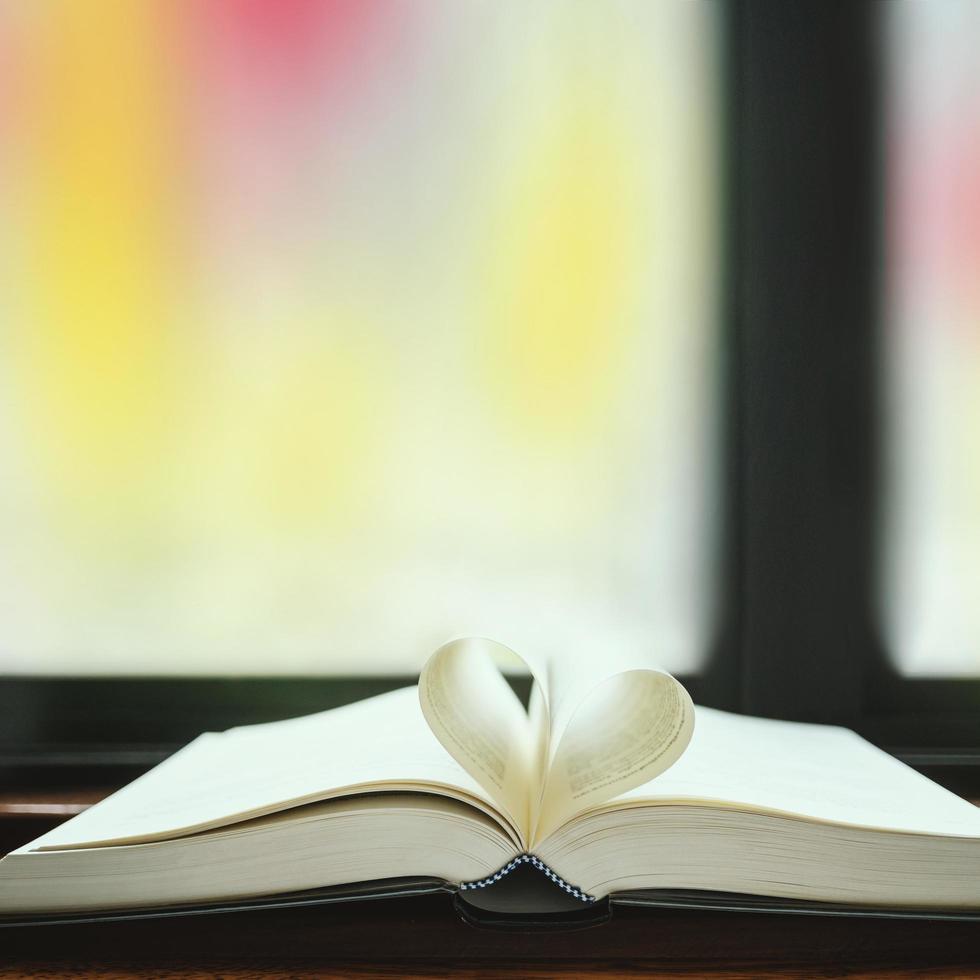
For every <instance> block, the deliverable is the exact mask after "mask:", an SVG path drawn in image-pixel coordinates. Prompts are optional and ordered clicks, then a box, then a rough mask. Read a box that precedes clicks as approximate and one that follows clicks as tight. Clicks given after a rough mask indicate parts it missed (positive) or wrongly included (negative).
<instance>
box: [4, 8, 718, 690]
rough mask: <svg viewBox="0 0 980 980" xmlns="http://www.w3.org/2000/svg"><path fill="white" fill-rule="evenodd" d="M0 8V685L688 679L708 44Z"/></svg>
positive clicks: (712, 388)
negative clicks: (45, 680)
mask: <svg viewBox="0 0 980 980" xmlns="http://www.w3.org/2000/svg"><path fill="white" fill-rule="evenodd" d="M0 9H2V33H0V37H2V46H3V62H2V63H3V78H2V82H0V84H2V87H3V92H4V98H3V106H2V112H3V130H2V140H3V153H2V158H3V165H2V166H3V169H2V171H0V194H2V201H3V204H2V207H3V213H4V215H5V220H4V222H3V228H2V232H0V234H2V248H3V269H4V274H3V277H2V287H0V288H2V299H0V310H2V322H3V328H2V330H3V332H2V335H0V342H2V350H3V357H2V362H0V391H2V396H0V397H2V399H3V410H2V421H0V424H2V430H0V540H2V541H3V549H2V554H3V558H2V562H3V579H2V596H3V598H2V600H0V601H2V603H3V608H2V622H3V627H2V634H0V643H2V654H0V656H2V657H3V661H4V663H3V666H4V667H6V669H7V670H10V671H16V672H67V673H79V672H81V673H85V672H100V673H143V672H153V673H161V672H162V673H200V672H212V673H213V672H219V673H220V672H245V673H249V672H257V673H268V672H275V673H290V672H313V673H317V672H352V671H354V672H385V671H388V672H391V671H399V670H405V671H411V670H414V669H416V668H417V666H418V663H419V662H420V661H421V658H423V657H424V656H425V655H426V654H427V653H429V652H431V651H432V650H433V649H434V648H435V647H436V646H438V645H439V644H440V643H442V642H444V641H445V640H446V639H447V638H449V636H451V635H453V634H456V633H460V632H462V633H470V632H472V633H484V634H488V635H493V636H497V637H500V638H501V639H506V640H507V641H509V642H510V643H512V644H514V645H516V646H518V647H519V648H520V647H522V646H524V647H525V648H526V647H527V646H528V645H531V646H535V647H537V646H540V645H541V644H544V643H548V642H551V640H552V639H553V638H554V637H555V636H556V634H558V633H561V634H567V635H568V636H576V635H582V634H583V633H588V634H590V635H593V636H601V637H603V638H604V640H603V642H604V643H606V644H609V643H617V642H622V643H629V644H633V645H636V644H641V645H642V647H643V648H644V649H648V650H649V651H650V653H651V655H652V656H653V657H654V658H655V659H658V660H659V661H660V662H662V663H664V664H665V665H667V666H669V667H672V668H674V669H694V668H696V667H697V666H698V664H699V663H700V661H701V659H702V657H703V655H704V649H705V643H706V635H707V632H708V629H709V619H710V604H711V598H710V596H711V579H710V572H709V562H710V557H709V552H710V548H711V537H712V534H713V532H714V530H715V529H714V527H713V524H712V503H713V496H714V493H715V489H716V488H715V485H714V479H713V475H712V474H713V470H714V469H715V467H714V464H713V459H714V455H715V452H716V449H717V447H716V445H715V442H714V428H713V419H714V416H715V414H716V412H717V402H716V397H715V392H716V389H717V386H718V383H717V377H716V364H715V362H716V356H715V352H716V348H717V345H718V337H717V333H718V322H719V311H718V303H719V297H718V288H717V287H718V265H719V255H718V253H719V239H718V227H719V218H718V213H719V210H718V209H719V202H718V182H719V146H718V132H719V121H718V91H717V89H718V79H717V66H718V59H719V54H718V44H719V39H718V36H717V35H718V29H719V24H718V21H719V12H718V10H717V9H716V8H714V7H712V6H709V5H698V4H690V5H688V4H680V3H677V4H674V3H669V4H663V5H659V4H646V3H626V4H612V5H608V6H607V5H605V4H598V3H592V2H584V3H583V2H564V0H559V2H547V3H540V4H531V5H529V4H526V3H524V2H523V0H514V2H503V3H496V2H495V3H472V2H467V3H457V2H455V0H420V2H404V0H402V2H391V0H285V2H281V0H200V2H196V0H187V2H176V3H174V2H171V0H159V2H155V0H140V2H138V3H132V2H129V0H124V2H101V0H100V2H98V3H94V4H85V3H49V2H43V3H38V4H21V3H16V2H14V3H7V4H4V5H3V7H2V8H0Z"/></svg>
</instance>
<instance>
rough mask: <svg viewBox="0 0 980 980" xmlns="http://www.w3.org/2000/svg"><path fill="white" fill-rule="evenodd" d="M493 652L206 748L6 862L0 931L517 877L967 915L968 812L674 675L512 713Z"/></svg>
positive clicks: (578, 891)
mask: <svg viewBox="0 0 980 980" xmlns="http://www.w3.org/2000/svg"><path fill="white" fill-rule="evenodd" d="M506 652H507V651H505V649H504V648H502V647H500V646H499V645H498V644H495V643H493V642H492V641H489V640H480V639H464V640H456V641H453V642H452V643H449V644H447V645H446V646H444V647H442V648H441V649H440V650H439V651H437V652H436V653H435V654H434V655H433V656H432V657H431V658H430V660H429V661H428V663H427V664H426V666H425V668H424V670H423V671H422V675H421V678H420V681H419V686H418V687H417V688H415V687H412V688H406V689H403V690H399V691H395V692H393V693H391V694H385V695H382V696H380V697H376V698H372V699H370V700H367V701H362V702H359V703H357V704H352V705H348V706H346V707H343V708H339V709H336V710H333V711H327V712H323V713H320V714H315V715H311V716H308V717H304V718H296V719H293V720H289V721H282V722H274V723H271V724H263V725H253V726H249V727H243V728H234V729H231V730H229V731H226V732H221V733H208V734H205V735H202V736H200V737H199V738H198V739H196V740H195V741H193V742H192V743H191V744H190V745H188V746H187V747H186V748H184V749H182V750H181V751H179V752H177V753H176V754H175V755H173V756H172V757H170V758H169V759H167V760H166V761H165V762H164V763H162V764H161V765H159V766H158V767H157V768H155V769H153V770H152V771H150V772H149V773H147V774H146V775H144V776H142V777H141V778H139V779H137V780H136V781H135V782H133V783H131V784H130V785H129V786H126V787H125V788H124V789H122V790H120V791H119V792H117V793H116V794H114V795H113V796H111V797H109V798H108V799H106V800H105V801H103V802H102V803H100V804H98V805H96V806H94V807H92V808H91V809H89V810H87V811H85V812H84V813H82V814H80V815H79V816H77V817H75V818H74V819H72V820H69V821H68V822H67V823H65V824H63V825H62V826H59V827H58V828H56V829H55V830H53V831H51V832H50V833H48V834H46V835H44V836H43V837H41V838H39V839H38V840H35V841H34V842H33V843H31V844H28V845H27V846H25V847H22V848H20V849H19V850H17V851H14V852H13V853H12V854H10V855H8V856H7V857H6V858H4V859H3V861H2V862H0V915H5V916H7V917H10V916H16V915H21V916H23V915H25V914H28V913H32V914H38V913H47V914H54V913H59V914H69V913H95V912H107V911H109V910H132V909H153V908H156V909H160V908H164V907H171V906H178V907H179V906H183V907H188V906H202V905H205V906H206V905H208V904H211V903H218V904H220V903H224V904H225V905H227V904H228V903H233V902H236V901H246V900H250V899H255V898H258V897H269V896H277V895H282V896H285V895H290V896H295V895H297V894H302V893H305V892H307V891H309V890H323V889H328V890H329V888H331V887H335V888H336V887H340V886H350V885H352V884H354V883H370V882H377V881H379V880H384V881H388V880H389V879H395V880H397V881H417V880H422V881H424V882H430V883H431V882H435V883H437V884H439V885H440V886H441V887H444V888H449V889H452V890H454V891H456V892H458V893H460V894H463V895H466V894H470V893H473V894H483V893H493V892H494V890H495V889H499V888H500V887H501V885H502V883H503V882H504V881H505V880H506V879H507V877H508V875H509V873H510V872H511V871H512V870H513V869H515V868H518V866H521V865H523V866H524V870H525V871H526V870H528V869H533V870H534V871H535V872H540V876H541V880H542V881H545V880H547V882H548V885H549V887H552V886H553V887H554V889H555V890H556V892H557V893H560V894H561V895H562V896H563V898H564V899H565V900H568V901H571V902H579V903H582V904H583V905H588V904H589V903H593V902H595V901H596V900H599V899H603V898H604V897H605V896H612V897H613V900H614V901H615V900H616V898H617V896H619V897H622V896H631V901H633V902H634V903H636V902H637V901H640V900H641V899H642V897H643V895H646V896H648V897H655V896H656V895H657V894H658V893H664V894H668V893H676V890H678V889H683V890H685V891H691V892H693V893H695V894H702V895H703V894H705V893H711V892H716V893H725V894H728V895H731V894H732V893H736V894H740V895H744V896H767V897H769V898H772V899H786V900H796V901H807V902H822V903H837V904H840V905H846V906H852V907H857V906H861V905H873V906H878V907H892V908H900V907H903V906H908V907H918V908H936V909H939V908H950V909H956V908H959V909H964V908H973V909H978V908H980V809H977V808H976V807H974V806H972V805H971V804H970V803H968V802H966V801H964V800H961V799H959V798H958V797H956V796H954V795H953V794H952V793H949V792H947V791H946V790H944V789H942V788H941V787H939V786H937V785H936V784H934V783H932V782H930V781H929V780H928V779H926V778H925V777H924V776H921V775H919V774H918V773H916V772H914V771H913V770H911V769H909V768H907V767H906V766H904V765H903V764H901V763H900V762H898V761H896V760H895V759H893V758H891V757H890V756H888V755H887V754H885V753H884V752H881V751H879V750H878V749H876V748H874V747H873V746H871V745H870V744H868V743H867V742H865V741H864V740H862V739H861V738H859V737H858V736H857V735H855V734H854V733H853V732H850V731H847V730H845V729H841V728H833V727H825V726H818V725H809V724H798V723H790V722H777V721H768V720H763V719H756V718H747V717H741V716H737V715H733V714H728V713H725V712H721V711H715V710H711V709H707V708H698V709H697V712H696V718H695V709H694V706H693V705H692V703H691V700H690V698H689V696H688V694H687V692H686V691H685V690H684V688H683V687H682V686H681V685H680V684H679V683H678V682H677V681H675V680H674V679H673V678H672V677H671V676H670V675H669V674H666V673H664V672H662V671H658V670H653V669H649V668H646V667H644V666H642V665H641V664H636V663H630V662H619V663H614V662H610V661H609V660H608V659H606V658H602V657H593V658H571V657H565V658H561V659H556V660H551V661H547V662H543V663H531V664H529V665H528V666H529V667H530V669H531V673H532V676H533V681H534V683H533V686H532V694H531V698H530V703H529V706H528V708H527V709H525V708H524V706H523V705H522V704H521V702H520V701H519V700H518V699H517V697H516V696H515V695H514V694H513V692H512V690H511V687H510V686H509V684H508V683H507V681H506V680H505V679H504V677H503V675H502V674H501V673H500V672H499V670H498V668H497V666H496V663H497V660H498V659H499V657H498V655H500V654H503V653H506ZM522 873H524V871H522ZM363 887H364V888H366V889H367V891H366V892H365V893H371V890H370V887H369V886H368V885H367V884H365V885H364V886H363ZM356 891H357V890H356V889H354V890H351V889H350V888H348V889H347V890H344V889H343V888H341V892H340V894H343V895H352V894H355V893H356ZM396 892H397V887H395V886H392V888H391V889H389V891H388V893H396Z"/></svg>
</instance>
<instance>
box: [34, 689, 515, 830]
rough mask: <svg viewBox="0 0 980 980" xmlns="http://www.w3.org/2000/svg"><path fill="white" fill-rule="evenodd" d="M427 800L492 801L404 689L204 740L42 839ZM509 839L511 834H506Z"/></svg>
mask: <svg viewBox="0 0 980 980" xmlns="http://www.w3.org/2000/svg"><path fill="white" fill-rule="evenodd" d="M396 789H401V790H423V791H430V792H436V793H440V794H442V795H446V796H451V797H453V798H455V799H460V800H463V801H464V802H469V803H472V804H473V805H475V806H478V807H479V808H480V809H481V810H482V811H483V812H485V813H488V814H490V815H493V816H494V819H495V820H497V821H498V822H500V823H501V824H502V825H504V826H505V827H506V826H507V824H506V821H504V820H503V818H502V817H501V816H500V815H499V813H498V810H497V807H496V806H495V805H494V802H493V800H492V799H491V797H490V794H488V793H487V792H486V790H484V789H483V787H482V786H481V785H480V784H479V783H478V782H477V781H476V780H474V779H473V778H472V777H471V776H470V775H469V774H468V773H467V772H466V770H465V769H464V768H463V767H462V766H460V765H459V763H457V762H456V761H455V760H454V759H452V758H450V756H449V755H447V753H446V751H445V749H443V747H442V746H441V745H440V744H439V742H438V740H437V739H436V738H435V736H434V735H433V734H432V732H431V731H430V730H429V727H428V725H427V724H426V722H425V719H424V718H423V717H422V712H421V710H420V708H419V701H418V691H417V689H416V688H414V687H409V688H403V689H402V690H399V691H393V692H391V693H390V694H383V695H381V696H380V697H376V698H370V699H368V700H366V701H360V702H358V703H356V704H351V705H347V706H346V707H343V708H337V709H334V710H332V711H324V712H321V713H319V714H315V715H309V716H306V717H304V718H294V719H290V720H288V721H280V722H272V723H269V724H263V725H251V726H248V727H244V728H232V729H229V730H228V731H226V732H221V733H209V734H205V735H202V736H200V737H199V738H198V739H196V740H195V741H194V742H192V743H191V744H190V745H188V746H187V747H186V748H184V749H182V750H181V751H179V752H177V753H176V754H175V755H173V756H171V757H170V758H169V759H167V760H166V761H165V762H163V763H162V764H161V765H159V766H157V767H156V768H155V769H153V770H151V771H150V772H148V773H147V774H146V775H144V776H142V777H140V778H139V779H137V780H136V781H135V782H133V783H130V784H129V785H128V786H126V787H124V788H123V789H121V790H120V791H119V792H117V793H115V794H113V795H112V796H110V797H109V798H108V799H106V800H104V801H103V802H101V803H99V804H97V805H96V806H94V807H92V808H91V809H90V810H86V811H85V812H84V813H81V814H80V815H79V816H77V817H75V818H74V819H72V820H69V821H68V822H67V823H65V824H62V825H61V826H60V827H58V828H56V829H55V830H53V831H52V832H51V833H50V834H47V835H46V836H45V837H43V838H42V839H41V840H40V841H39V842H38V843H39V845H41V846H43V847H49V848H56V847H73V846H82V845H85V844H92V843H102V842H117V843H118V842H134V841H143V840H159V839H164V838H167V837H174V836H180V835H182V834H187V833H191V832H195V831H198V830H203V829H207V828H209V827H216V826H221V825H223V824H227V823H232V822H235V821H238V820H242V819H245V818H247V817H256V816H261V815H263V814H267V813H273V812H275V811H277V810H282V809H285V808H286V807H288V806H292V805H295V804H299V803H305V802H312V801H314V800H322V799H328V798H331V797H336V796H340V795H344V794H349V793H353V792H359V791H365V790H380V791H388V790H396ZM509 831H510V835H511V836H512V837H513V838H515V840H516V838H517V831H516V829H515V828H513V827H509Z"/></svg>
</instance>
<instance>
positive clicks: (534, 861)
mask: <svg viewBox="0 0 980 980" xmlns="http://www.w3.org/2000/svg"><path fill="white" fill-rule="evenodd" d="M522 864H530V865H531V867H533V868H537V870H538V871H540V872H541V873H542V874H543V875H544V876H545V877H546V878H548V879H550V880H551V881H552V882H554V884H556V885H557V886H558V887H559V888H561V889H562V890H563V891H566V892H568V894H569V895H571V896H572V897H573V898H577V899H578V900H579V901H580V902H585V903H586V904H590V903H592V902H594V901H595V900H596V898H595V896H594V895H589V894H588V893H587V892H584V891H582V890H581V889H580V888H576V887H575V886H574V885H573V884H571V883H570V882H568V881H565V879H564V878H562V876H561V875H559V874H558V873H556V872H555V871H553V870H552V869H551V868H549V867H548V865H547V864H545V863H544V861H542V860H541V858H539V857H537V855H535V854H518V855H517V857H516V858H514V859H513V860H512V861H508V862H507V863H506V864H505V865H504V866H503V867H502V868H499V869H498V870H497V871H495V872H494V873H493V874H491V875H487V877H486V878H480V879H479V880H478V881H462V882H460V885H459V890H460V891H461V892H465V891H472V890H474V889H476V888H488V887H489V886H490V885H494V884H496V883H497V882H498V881H500V880H501V878H506V877H507V875H509V874H510V873H511V872H512V871H513V870H514V869H515V868H519V867H520V866H521V865H522Z"/></svg>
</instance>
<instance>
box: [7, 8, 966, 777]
mask: <svg viewBox="0 0 980 980" xmlns="http://www.w3.org/2000/svg"><path fill="white" fill-rule="evenodd" d="M719 6H720V8H721V14H722V20H723V25H722V26H723V31H722V34H723V40H722V50H721V53H720V57H721V70H720V72H719V84H720V88H721V92H720V96H719V104H720V106H721V107H722V114H721V115H722V122H721V125H722V144H723V146H724V147H725V153H724V160H723V164H722V167H721V172H722V178H721V179H722V194H721V197H722V201H723V204H722V210H723V214H722V215H721V237H722V250H721V251H722V267H723V268H722V273H721V278H722V289H721V296H720V301H719V303H720V308H719V324H720V332H721V334H722V344H721V348H722V352H721V354H722V356H721V367H720V377H719V390H720V395H719V402H720V405H721V411H720V413H719V414H720V416H721V426H720V428H721V440H720V442H721V446H722V449H721V452H722V465H721V466H720V471H721V476H720V481H721V490H720V497H719V499H720V511H721V513H720V520H719V521H718V524H719V526H720V537H721V541H720V544H719V549H720V559H719V562H718V566H717V568H718V571H717V578H718V596H719V614H718V621H717V630H716V635H715V638H714V641H713V643H712V649H711V650H710V652H709V655H708V657H707V660H706V666H705V668H704V670H703V671H701V672H699V674H698V675H697V676H683V675H682V676H681V677H680V679H681V681H682V682H683V683H684V684H685V685H686V686H687V687H688V689H689V690H690V691H691V693H692V696H693V697H694V698H695V700H696V701H697V702H699V703H703V704H709V705H713V706H716V707H721V708H727V709H732V710H741V711H745V712H747V713H750V714H757V715H763V716H769V717H779V718H789V719H797V720H805V721H818V722H827V723H839V724H845V725H847V726H849V727H852V728H855V729H856V730H857V731H859V732H861V733H862V734H864V735H865V736H867V737H868V738H870V739H871V740H872V741H874V742H876V743H877V744H880V745H882V746H883V747H885V748H886V749H888V750H889V751H892V752H894V753H895V754H896V755H898V756H899V757H901V758H903V759H905V760H906V761H908V762H910V763H911V764H913V765H916V766H918V767H920V768H923V769H926V770H928V771H929V772H930V773H931V774H933V775H936V774H939V775H941V776H945V777H948V778H947V781H953V782H956V781H957V780H960V781H962V780H963V779H967V780H969V781H970V785H973V786H976V785H980V678H977V679H962V680H959V679H913V678H907V677H902V676H900V675H899V674H898V673H897V671H896V670H895V668H894V667H893V666H892V665H891V664H890V662H889V660H888V658H887V655H886V653H885V650H884V648H883V645H882V640H881V637H880V635H879V632H878V630H877V629H876V626H875V618H874V607H873V603H872V596H873V595H874V587H875V571H876V570H875V567H874V559H873V555H874V553H875V539H876V534H877V533H878V531H877V528H876V527H875V508H876V500H877V499H878V495H877V490H878V484H879V480H880V474H879V462H880V460H879V459H878V455H877V452H878V447H877V444H876V433H877V431H878V422H879V414H878V413H879V409H878V397H879V384H880V379H879V378H878V373H877V369H876V364H877V361H878V359H877V351H878V345H879V343H880V336H879V325H880V315H879V309H878V302H879V301H878V293H879V288H880V283H879V280H878V275H877V273H876V271H875V270H877V269H878V268H879V262H878V259H879V257H880V242H879V239H880V214H881V207H880V205H881V201H880V199H879V191H878V190H877V189H878V188H879V187H880V186H881V184H882V181H881V180H880V172H881V159H880V153H879V145H880V133H879V127H878V122H877V121H878V119H879V118H880V114H879V111H878V106H879V102H880V98H879V96H880V93H879V90H878V86H879V83H880V79H881V72H880V70H879V51H878V48H877V37H878V34H877V30H876V17H877V16H878V14H877V12H876V9H875V5H874V4H872V3H871V2H870V0H861V2H856V3H851V4H840V5H838V4H825V3H822V2H813V0H800V2H794V3H792V4H773V5H769V4H758V3H752V2H750V0H732V2H728V3H722V2H721V0H719ZM414 680H415V679H414V677H411V676H406V675H384V676H375V675H371V676H344V677H319V676H318V677H281V676H266V677H48V676H6V677H2V678H0V779H3V780H6V781H7V782H8V783H9V784H14V783H19V784H21V785H24V784H30V785H55V784H59V783H60V784H65V783H70V784H72V785H106V786H108V785H117V784H119V783H121V782H123V781H125V780H127V779H129V778H132V777H133V776H135V775H137V774H138V773H139V772H142V771H144V770H146V769H147V768H149V767H150V766H152V765H154V764H155V763H156V762H158V761H160V760H161V759H162V758H164V757H165V756H166V755H167V754H169V753H170V752H172V751H173V750H174V749H176V748H177V747H179V746H180V745H181V744H184V743H185V742H187V741H188V740H189V739H191V738H193V737H194V736H195V735H197V734H198V733H199V732H201V731H204V730H207V729H211V730H214V729H221V728H225V727H229V726H232V725H238V724H249V723H254V722H260V721H269V720H275V719H278V718H286V717H291V716H295V715H301V714H305V713H310V712H314V711H319V710H325V709H327V708H330V707H334V706H337V705H340V704H345V703H348V702H350V701H354V700H358V699H359V698H362V697H367V696H370V695H373V694H379V693H382V692H384V691H388V690H392V689H395V688H397V687H400V686H404V685H407V684H411V683H414ZM516 686H517V688H518V689H519V691H520V692H521V693H525V694H526V682H525V683H524V685H523V687H522V685H521V683H520V682H517V684H516ZM960 784H961V783H960Z"/></svg>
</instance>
